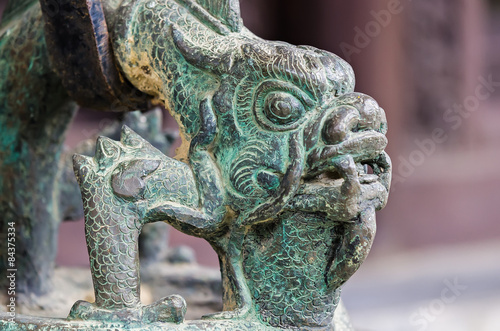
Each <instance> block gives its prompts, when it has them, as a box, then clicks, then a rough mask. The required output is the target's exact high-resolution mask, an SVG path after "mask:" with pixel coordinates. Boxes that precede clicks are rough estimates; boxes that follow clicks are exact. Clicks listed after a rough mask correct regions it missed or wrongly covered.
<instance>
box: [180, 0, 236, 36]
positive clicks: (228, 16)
mask: <svg viewBox="0 0 500 331" xmlns="http://www.w3.org/2000/svg"><path fill="white" fill-rule="evenodd" d="M182 2H185V3H186V5H187V6H188V8H190V9H191V11H192V12H193V13H194V14H195V15H196V16H198V18H200V19H201V20H202V21H203V22H204V23H205V24H208V25H211V26H212V28H214V29H215V30H217V32H219V33H221V34H228V33H229V32H240V31H241V28H242V27H243V21H242V19H241V12H240V2H239V0H183V1H182ZM207 14H208V15H207ZM221 25H222V27H221Z"/></svg>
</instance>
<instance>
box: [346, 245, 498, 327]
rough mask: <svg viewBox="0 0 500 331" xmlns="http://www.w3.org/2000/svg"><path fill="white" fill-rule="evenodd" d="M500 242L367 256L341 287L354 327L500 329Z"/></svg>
mask: <svg viewBox="0 0 500 331" xmlns="http://www.w3.org/2000/svg"><path fill="white" fill-rule="evenodd" d="M499 253H500V242H490V243H482V244H471V245H460V246H455V247H449V246H448V247H443V248H439V247H434V248H429V249H426V250H420V251H416V252H413V253H404V254H401V255H392V256H385V257H384V258H380V257H379V258H376V259H370V258H368V260H367V262H366V263H365V264H364V265H363V266H362V267H361V269H360V270H359V271H358V273H357V274H355V275H354V276H353V278H351V280H350V281H349V282H348V283H347V285H346V286H345V289H344V291H343V299H344V301H345V304H346V306H347V309H348V311H349V314H350V315H351V320H352V322H353V324H354V326H355V328H356V330H358V331H498V330H500V263H499V262H500V260H499V259H498V256H499Z"/></svg>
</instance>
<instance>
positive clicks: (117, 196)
mask: <svg viewBox="0 0 500 331" xmlns="http://www.w3.org/2000/svg"><path fill="white" fill-rule="evenodd" d="M104 6H105V8H104V9H105V13H106V20H107V21H108V29H109V31H110V35H111V40H112V44H113V49H114V56H115V59H116V61H117V63H118V66H119V68H120V71H121V73H122V74H123V76H124V77H125V78H126V79H128V81H130V83H131V84H132V85H133V86H135V87H136V88H137V89H139V90H141V91H142V92H144V93H146V94H149V95H150V96H151V97H152V98H154V99H156V100H157V101H158V102H161V103H163V104H164V105H165V106H166V108H167V109H168V110H169V111H170V112H171V114H172V115H173V116H174V117H175V118H176V120H177V121H178V123H179V125H180V133H181V136H182V137H183V146H181V148H180V150H179V153H178V156H177V159H178V160H175V159H172V158H169V157H167V156H165V155H163V154H162V153H161V152H160V151H158V150H156V149H155V148H154V147H152V146H151V145H150V144H149V143H148V142H147V141H145V140H144V139H143V138H141V137H140V136H139V135H137V134H135V133H134V132H133V131H132V130H130V129H129V128H127V127H125V128H124V129H123V132H122V136H121V139H120V141H119V142H115V141H112V140H110V139H107V138H100V139H99V140H98V142H97V149H96V154H95V156H94V157H92V158H90V157H83V156H79V155H77V156H75V158H74V167H75V174H76V176H77V178H78V182H79V184H80V189H81V193H82V197H83V203H84V208H85V224H86V238H87V246H88V249H89V256H90V261H91V268H92V275H93V281H94V290H95V294H96V302H95V303H93V304H91V303H88V302H83V301H80V302H77V303H76V304H75V305H74V306H73V308H72V310H71V313H70V316H69V319H70V320H72V323H78V321H82V322H81V323H86V322H83V321H87V320H88V321H96V320H98V321H99V320H100V321H102V322H103V323H122V322H123V321H127V323H129V322H130V323H137V324H138V325H141V327H143V325H150V328H151V329H154V328H155V326H154V325H155V323H177V324H178V326H174V325H175V324H169V328H172V329H178V330H182V329H186V328H188V329H189V327H190V326H189V325H188V324H183V319H184V313H185V309H186V307H185V303H184V301H183V300H182V298H180V297H177V296H171V297H167V298H165V299H163V300H160V301H158V302H156V303H154V304H152V305H148V306H144V305H142V304H141V303H140V295H139V285H140V280H139V272H138V268H139V265H138V263H139V259H138V236H139V234H140V232H141V230H142V227H143V225H144V224H147V223H151V222H158V221H166V222H168V223H169V224H171V225H172V226H174V227H175V228H177V229H179V230H180V231H182V232H184V233H187V234H190V235H193V236H197V237H201V238H204V239H205V240H207V241H208V242H209V243H210V244H211V245H212V247H214V249H215V250H216V252H217V253H218V255H219V259H220V262H221V273H222V279H223V289H224V293H223V302H224V311H223V312H222V313H218V314H214V315H211V316H207V317H206V318H207V319H209V320H212V321H216V320H228V321H229V322H213V323H214V324H210V323H211V322H207V324H203V323H201V324H200V325H202V327H203V328H205V329H210V328H211V325H212V326H213V327H214V328H215V325H219V324H218V323H222V324H220V325H230V327H229V328H231V326H232V328H241V329H249V330H250V329H252V330H253V329H255V325H261V326H262V328H271V327H273V328H281V329H300V330H308V329H311V330H312V329H315V330H316V329H325V330H337V331H339V330H346V329H347V328H346V327H344V326H341V325H340V324H338V322H337V321H336V320H335V315H336V313H335V311H336V308H337V306H338V304H339V298H340V290H341V286H342V285H343V284H344V283H345V282H346V281H347V280H348V279H349V278H350V277H351V275H352V274H353V273H354V272H355V271H356V270H357V269H358V268H359V266H360V265H361V263H362V262H363V261H364V259H365V258H366V256H367V254H368V252H369V250H370V247H371V244H372V241H373V237H374V235H375V211H376V210H379V209H381V208H383V206H384V205H385V203H386V201H387V197H388V192H389V186H390V179H391V164H390V159H389V157H388V156H387V154H386V153H385V152H384V149H385V147H386V144H387V140H386V138H385V133H386V131H387V123H386V119H385V115H384V111H383V110H382V109H381V108H380V107H379V106H378V104H377V103H376V102H375V101H374V100H373V99H372V98H370V97H368V96H366V95H363V94H359V93H354V92H353V91H354V74H353V72H352V69H351V67H350V66H349V65H348V64H347V63H346V62H345V61H344V60H342V59H340V58H339V57H338V56H336V55H334V54H331V53H328V52H326V51H322V50H318V49H316V48H313V47H308V46H293V45H290V44H286V43H283V42H273V41H266V40H263V39H261V38H259V37H257V36H255V35H254V34H252V33H251V32H250V31H248V30H247V29H246V28H245V27H244V26H243V25H242V21H241V18H240V15H239V4H238V1H235V0H198V1H194V0H124V1H122V2H119V1H112V2H109V3H104ZM181 161H182V162H181ZM368 166H370V167H371V168H372V169H373V174H370V173H369V172H368V171H367V168H368ZM231 321H232V322H231ZM247 322H248V323H250V324H248V326H245V325H246V323H247ZM148 323H151V324H148ZM225 323H229V324H225ZM231 323H233V324H231ZM252 323H257V324H252Z"/></svg>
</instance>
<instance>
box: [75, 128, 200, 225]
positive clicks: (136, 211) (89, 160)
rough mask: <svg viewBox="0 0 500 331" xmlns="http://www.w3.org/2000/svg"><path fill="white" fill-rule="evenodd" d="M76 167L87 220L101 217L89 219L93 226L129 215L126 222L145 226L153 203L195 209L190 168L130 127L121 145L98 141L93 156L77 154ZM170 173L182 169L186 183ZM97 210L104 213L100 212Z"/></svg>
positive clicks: (125, 129)
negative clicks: (164, 152) (95, 216)
mask: <svg viewBox="0 0 500 331" xmlns="http://www.w3.org/2000/svg"><path fill="white" fill-rule="evenodd" d="M73 164H74V169H75V175H76V177H77V180H78V184H79V185H80V190H81V192H82V197H83V201H84V208H85V215H86V217H87V218H88V217H91V216H92V215H97V214H98V216H99V217H100V218H101V219H99V220H98V219H95V220H87V222H88V223H89V224H92V223H99V224H101V225H102V223H103V222H108V221H110V220H111V219H113V218H116V217H118V218H119V217H121V216H124V215H128V216H131V218H130V219H128V220H125V221H124V222H133V223H134V222H138V221H140V222H141V224H142V223H144V222H147V221H148V220H147V219H144V216H145V215H146V214H147V212H148V210H149V209H151V208H154V206H155V203H161V202H163V201H175V202H179V203H183V204H185V205H194V204H195V201H196V198H195V196H194V193H192V192H195V185H194V183H193V181H194V179H193V178H192V176H190V175H191V172H190V171H189V169H188V167H187V166H186V165H185V164H183V163H181V162H179V161H176V160H173V159H171V158H168V157H167V156H165V155H164V154H163V153H161V152H160V151H159V150H157V149H156V148H155V147H153V146H152V145H151V144H150V143H149V142H147V141H146V140H144V139H143V138H142V137H140V136H139V135H138V134H137V133H135V132H134V131H132V130H131V129H130V128H129V127H127V126H123V128H122V132H121V138H120V141H119V142H116V141H113V140H111V139H109V138H106V137H99V138H98V139H97V145H96V151H95V156H94V157H87V156H82V155H78V154H76V155H75V156H74V158H73ZM171 168H175V169H177V170H178V171H177V172H178V175H179V177H181V178H182V180H178V178H177V177H175V174H172V172H171V171H169V170H170V169H171ZM174 177H175V178H174ZM176 185H177V186H176ZM97 200H99V201H97ZM144 204H147V205H144ZM96 208H101V209H103V210H101V211H99V213H96V212H97V210H95V209H96ZM117 215H118V216H117ZM114 221H115V222H121V220H119V219H116V220H114ZM134 225H136V226H137V227H139V226H141V225H140V224H134ZM97 226H100V225H97Z"/></svg>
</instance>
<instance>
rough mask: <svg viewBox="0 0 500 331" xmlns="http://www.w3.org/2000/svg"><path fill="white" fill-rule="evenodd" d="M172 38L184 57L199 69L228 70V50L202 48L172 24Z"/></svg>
mask: <svg viewBox="0 0 500 331" xmlns="http://www.w3.org/2000/svg"><path fill="white" fill-rule="evenodd" d="M172 39H173V41H174V43H175V46H176V47H177V49H178V50H179V51H180V52H181V54H182V56H183V57H184V59H185V60H186V61H187V62H189V63H190V64H192V65H194V66H195V67H197V68H199V69H205V70H208V71H213V72H219V73H227V72H229V71H230V69H231V66H232V63H233V59H232V54H230V53H228V52H218V53H216V52H217V50H214V49H208V48H203V47H202V46H201V45H198V44H196V43H194V42H193V41H191V40H189V38H187V37H186V36H185V33H184V32H182V31H181V30H179V29H178V27H177V26H175V25H172Z"/></svg>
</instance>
